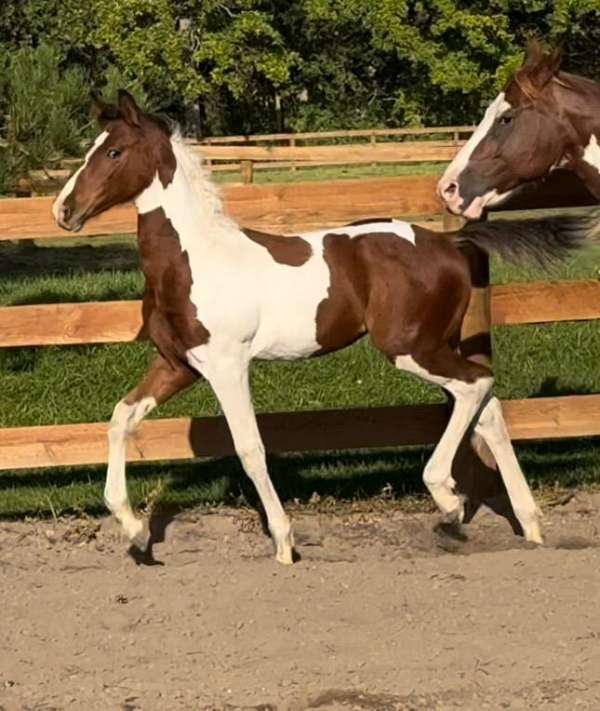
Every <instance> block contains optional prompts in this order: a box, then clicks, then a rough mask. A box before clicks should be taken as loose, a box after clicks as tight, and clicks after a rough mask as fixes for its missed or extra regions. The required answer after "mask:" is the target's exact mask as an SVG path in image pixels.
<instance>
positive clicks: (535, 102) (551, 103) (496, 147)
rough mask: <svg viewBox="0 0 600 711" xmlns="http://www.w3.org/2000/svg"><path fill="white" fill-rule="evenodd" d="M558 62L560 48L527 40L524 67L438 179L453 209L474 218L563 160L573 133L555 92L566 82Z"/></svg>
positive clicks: (444, 197) (451, 209)
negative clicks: (547, 48) (547, 49)
mask: <svg viewBox="0 0 600 711" xmlns="http://www.w3.org/2000/svg"><path fill="white" fill-rule="evenodd" d="M559 65H560V54H559V52H558V51H553V52H549V53H546V52H544V51H543V50H542V48H541V46H540V45H539V43H537V42H532V43H530V44H529V46H528V48H527V54H526V57H525V61H524V63H523V65H522V67H521V68H520V69H519V70H518V71H517V72H516V74H515V75H514V76H513V77H512V78H511V79H510V80H509V82H508V84H507V86H506V88H505V90H504V91H503V92H502V93H501V94H500V95H499V96H498V97H497V98H496V99H495V100H494V101H493V102H492V104H491V105H490V106H489V108H488V109H487V111H486V113H485V116H484V117H483V120H482V121H481V123H480V124H479V126H478V127H477V129H476V131H475V133H474V134H473V135H472V136H471V138H470V140H469V141H468V142H467V143H466V144H465V145H464V146H463V148H462V149H461V150H460V151H459V153H458V154H457V155H456V157H455V158H454V160H453V161H452V163H451V164H450V165H449V166H448V168H447V169H446V172H445V173H444V175H443V176H442V178H441V180H440V181H439V183H438V191H439V194H440V197H441V198H442V199H443V201H444V202H445V203H446V206H447V207H448V209H449V210H450V211H451V212H453V213H455V214H457V215H463V216H464V217H467V218H469V219H477V218H479V217H480V216H481V214H482V212H483V210H484V209H485V208H486V207H489V206H492V205H495V204H497V203H499V202H501V201H502V200H504V199H505V198H506V197H508V195H509V194H510V193H511V192H512V191H513V190H514V189H515V188H516V187H518V186H519V185H522V184H523V183H525V182H528V181H531V180H535V179H537V178H541V177H542V176H544V175H546V174H547V173H548V172H549V171H550V170H551V169H552V168H554V167H556V166H558V165H559V164H561V163H562V162H564V161H565V160H566V156H567V154H568V153H569V149H570V147H571V145H572V144H573V143H576V140H577V139H576V137H575V138H574V136H573V127H572V125H571V123H570V120H569V116H568V112H567V111H566V110H565V107H564V106H562V105H561V104H560V102H559V101H558V98H557V90H558V89H560V87H561V86H563V87H564V83H563V82H562V81H561V77H562V74H561V76H560V77H559V75H558V70H559ZM565 76H566V77H568V76H570V75H565Z"/></svg>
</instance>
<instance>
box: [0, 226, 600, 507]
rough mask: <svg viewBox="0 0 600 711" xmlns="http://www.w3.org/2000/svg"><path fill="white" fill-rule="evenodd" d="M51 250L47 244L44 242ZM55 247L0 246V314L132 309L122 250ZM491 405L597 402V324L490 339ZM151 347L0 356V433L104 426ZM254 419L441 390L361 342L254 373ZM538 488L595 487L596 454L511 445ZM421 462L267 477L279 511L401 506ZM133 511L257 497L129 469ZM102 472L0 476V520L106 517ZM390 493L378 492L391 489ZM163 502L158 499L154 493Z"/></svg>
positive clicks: (218, 476)
mask: <svg viewBox="0 0 600 711" xmlns="http://www.w3.org/2000/svg"><path fill="white" fill-rule="evenodd" d="M45 244H46V243H45ZM93 244H94V245H95V246H91V245H89V244H86V243H82V242H81V240H80V241H75V242H68V243H65V241H62V242H61V243H60V246H57V245H56V244H55V245H51V246H43V247H42V246H38V245H36V244H31V243H30V244H26V245H23V244H21V245H18V246H15V245H11V244H7V243H0V264H1V267H0V269H1V273H2V279H1V281H0V304H3V305H7V304H26V303H44V302H46V303H51V302H56V301H63V302H65V301H89V300H109V299H133V298H139V295H140V292H141V288H142V277H141V275H140V274H139V272H138V269H137V254H136V250H135V245H134V242H133V241H132V240H130V239H126V240H120V239H114V238H113V239H110V240H95V241H94V242H93ZM599 267H600V248H595V249H590V250H588V251H586V252H585V253H583V252H582V253H580V254H579V255H577V256H576V257H575V258H573V259H571V260H570V261H569V262H567V263H565V264H564V265H562V266H561V267H560V268H556V269H555V270H554V271H553V272H552V274H551V278H591V277H592V278H593V277H597V276H598V269H599ZM493 278H494V281H496V282H506V281H514V280H523V279H540V278H548V275H545V274H544V273H543V272H542V271H540V270H539V269H529V270H517V269H515V268H512V267H507V266H505V265H500V264H497V263H494V264H493ZM494 349H495V350H494V354H495V372H496V378H497V386H496V390H497V393H498V394H499V395H500V396H501V397H502V398H526V397H534V396H539V395H554V394H568V393H586V392H600V367H598V362H599V360H598V359H599V354H600V327H599V326H598V323H597V322H589V323H572V324H570V323H563V324H548V325H543V326H522V327H510V328H508V327H504V328H497V329H495V330H494ZM151 352H152V349H151V347H150V346H149V344H145V343H134V344H120V345H110V346H86V347H70V348H55V347H50V348H23V349H5V350H3V351H0V379H1V382H2V387H1V388H0V426H2V427H7V426H26V425H42V424H53V423H57V424H58V423H67V422H73V423H75V422H92V421H104V420H107V419H108V418H109V417H110V414H111V411H112V408H113V406H114V404H115V403H116V402H117V400H119V399H120V398H121V397H122V396H123V395H124V393H126V392H127V391H128V390H129V389H130V388H131V387H132V386H133V385H135V383H136V382H137V380H138V379H139V378H140V377H141V375H142V374H143V372H144V369H145V367H146V364H147V362H148V360H149V358H150V356H151ZM252 385H253V392H254V399H255V404H256V408H257V410H258V411H284V410H299V409H316V408H333V407H356V406H369V405H371V406H375V405H387V404H402V403H407V404H408V403H414V402H437V401H441V399H442V398H441V395H440V392H439V390H437V389H436V388H432V387H430V386H427V385H425V384H423V383H421V382H420V381H418V380H416V379H414V378H412V377H410V376H408V375H405V374H402V373H398V372H397V371H395V370H394V369H393V368H392V367H390V366H389V364H388V363H387V362H386V361H384V359H383V358H382V357H381V356H380V354H379V353H377V352H376V351H375V350H374V349H372V348H371V347H370V345H369V344H368V341H367V340H364V341H362V342H360V343H358V344H356V345H355V346H353V347H352V348H350V349H348V350H346V351H344V352H341V353H337V354H334V355H331V356H328V357H325V358H322V359H318V360H313V361H303V362H297V363H257V364H256V365H254V366H253V369H252ZM218 411H219V410H218V405H217V403H216V401H215V398H214V396H213V395H212V392H211V391H210V388H209V387H208V386H207V385H206V384H199V385H197V386H196V387H194V388H192V389H190V390H188V391H187V392H186V393H184V394H182V395H180V396H178V397H176V398H175V399H173V400H172V401H170V402H168V403H166V404H165V405H163V406H162V407H160V408H159V409H158V410H157V411H156V412H155V413H153V414H152V416H156V417H169V416H178V415H213V414H217V413H218ZM519 454H520V456H521V459H522V461H523V465H524V468H525V470H526V472H527V473H528V475H529V476H530V478H531V479H532V480H533V481H534V483H536V484H538V485H554V484H555V483H556V482H558V483H559V484H560V485H561V486H573V485H575V484H580V485H581V484H597V483H598V482H600V442H599V441H598V440H587V441H586V440H578V441H570V442H569V441H567V442H560V443H544V444H537V445H527V446H521V447H519ZM426 456H427V450H426V449H423V448H413V449H405V450H402V451H400V450H397V451H396V450H394V451H386V452H360V453H328V454H323V455H308V456H307V455H288V456H285V457H274V458H271V460H270V466H271V469H272V472H273V475H274V478H275V479H276V481H277V486H278V488H279V490H280V492H281V494H282V497H283V498H284V499H285V500H286V501H292V500H294V499H299V500H300V501H306V500H308V499H309V498H310V496H311V495H312V493H313V492H315V491H316V492H317V493H318V494H319V495H320V496H321V497H325V496H335V497H338V498H342V499H356V498H363V497H366V498H369V497H372V496H375V495H377V494H378V493H379V492H381V491H382V489H384V487H386V485H388V484H390V485H391V487H392V490H393V491H394V492H396V494H397V495H399V496H400V495H405V494H410V495H414V494H422V493H423V488H422V485H421V482H420V477H421V472H422V468H423V464H424V462H425V459H426ZM129 471H130V481H131V493H132V498H133V500H134V501H135V503H136V505H140V504H142V503H143V502H145V501H148V500H155V499H156V498H157V497H158V500H159V501H160V503H161V504H165V505H167V504H171V505H176V506H178V507H186V506H192V505H197V504H208V503H210V504H218V503H222V502H233V503H235V502H236V501H239V500H240V497H242V499H248V500H251V499H252V498H253V493H252V490H251V488H249V487H248V485H247V482H246V481H245V479H244V477H243V476H242V474H241V470H240V467H239V464H238V463H237V461H236V460H234V459H225V460H219V461H201V462H196V463H192V464H181V465H175V464H165V465H153V466H148V465H132V466H130V468H129ZM103 477H104V472H103V470H102V468H98V467H86V468H79V469H72V470H66V469H63V470H40V471H27V472H0V492H1V493H0V515H2V516H23V515H32V514H35V515H47V514H48V513H50V512H54V513H62V512H66V511H87V512H90V513H95V512H99V511H102V510H103V507H102V503H101V492H102V483H103ZM388 489H389V487H387V488H386V491H387V490H388ZM157 492H158V493H157Z"/></svg>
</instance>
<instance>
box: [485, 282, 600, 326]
mask: <svg viewBox="0 0 600 711" xmlns="http://www.w3.org/2000/svg"><path fill="white" fill-rule="evenodd" d="M598 318H600V280H594V279H582V280H579V281H574V282H573V281H560V282H529V283H526V284H505V285H498V286H494V287H492V322H493V323H494V324H495V325H497V326H500V325H514V324H526V323H546V322H550V321H588V320H592V319H598Z"/></svg>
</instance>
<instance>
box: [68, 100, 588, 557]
mask: <svg viewBox="0 0 600 711" xmlns="http://www.w3.org/2000/svg"><path fill="white" fill-rule="evenodd" d="M97 110H98V112H99V121H100V124H101V126H102V129H103V132H102V133H101V135H100V137H99V138H98V139H97V141H96V143H95V144H94V147H93V149H92V151H90V153H89V154H88V156H87V157H86V162H85V164H84V166H83V167H82V169H80V171H78V173H77V174H76V176H75V178H74V179H73V180H71V181H69V182H68V183H67V185H66V186H65V189H64V190H63V191H62V193H61V194H60V195H59V196H58V198H57V200H56V203H55V205H54V214H55V216H56V219H57V221H58V222H59V224H60V225H61V226H62V227H64V228H65V229H67V230H77V229H79V228H80V227H81V226H82V225H83V224H84V223H85V221H86V220H87V219H89V218H90V217H92V216H93V215H97V214H98V213H100V212H103V211H104V210H107V209H108V208H110V207H111V206H113V205H116V204H118V203H123V202H125V201H128V200H134V202H135V205H136V207H137V211H138V243H139V250H140V256H141V266H142V270H143V272H144V275H145V278H146V287H145V292H144V300H143V309H144V319H145V325H146V330H147V332H148V334H149V336H150V338H151V339H152V341H153V342H154V344H155V345H156V348H157V350H158V355H157V357H156V360H155V361H154V363H153V364H152V366H151V367H150V369H149V370H148V372H147V373H146V375H145V376H144V378H143V379H142V380H141V381H140V382H139V384H138V385H137V386H136V387H135V388H134V389H133V390H132V391H131V392H130V393H129V394H128V395H126V396H125V398H124V399H123V400H121V401H120V402H119V403H118V404H117V405H116V407H115V410H114V413H113V416H112V419H111V422H110V429H109V462H108V472H107V479H106V488H105V500H106V504H107V506H108V508H109V509H110V510H111V511H112V512H113V513H114V515H115V516H116V517H117V519H118V520H119V521H120V522H121V523H122V525H123V528H124V530H125V532H126V533H127V535H128V537H129V538H130V539H131V540H132V541H133V542H134V543H136V544H137V545H139V546H140V547H144V545H145V544H146V542H147V533H146V531H145V527H144V525H143V523H142V521H141V520H139V519H138V518H137V517H136V516H135V515H134V513H133V511H132V509H131V506H130V503H129V498H128V495H127V485H126V480H125V456H126V446H125V445H126V439H127V436H128V435H130V434H131V433H132V432H133V430H134V429H135V427H136V425H137V424H138V423H139V422H140V420H141V419H142V418H143V417H144V416H145V415H147V414H148V413H149V412H150V411H151V410H152V409H153V408H154V407H156V406H157V405H158V404H160V403H161V402H164V401H165V400H167V399H168V398H169V397H171V396H172V395H173V394H175V393H176V392H178V391H180V390H182V389H183V388H185V387H188V386H189V385H191V384H192V383H193V382H194V381H195V380H196V379H197V378H198V377H200V376H202V377H204V378H206V379H207V380H208V381H209V383H210V384H211V386H212V388H213V389H214V391H215V394H216V396H217V398H218V400H219V402H220V404H221V407H222V410H223V413H224V415H225V417H226V419H227V422H228V425H229V427H230V430H231V434H232V437H233V442H234V444H235V449H236V452H237V454H238V455H239V458H240V460H241V463H242V465H243V467H244V469H245V471H246V473H247V474H248V476H249V477H250V478H251V480H252V481H253V482H254V484H255V486H256V489H257V491H258V494H259V496H260V499H261V501H262V504H263V506H264V509H265V512H266V515H267V518H268V524H269V529H270V532H271V535H272V538H273V541H274V544H275V550H276V557H277V560H278V561H280V562H281V563H291V562H292V552H293V536H292V529H291V526H290V521H289V519H288V517H287V515H286V513H285V511H284V509H283V506H282V505H281V502H280V500H279V497H278V496H277V492H276V491H275V488H274V487H273V484H272V483H271V479H270V478H269V474H268V471H267V465H266V460H265V450H264V447H263V443H262V440H261V436H260V432H259V430H258V427H257V423H256V418H255V414H254V409H253V406H252V400H251V394H250V388H249V384H248V367H249V364H250V361H251V360H252V358H263V359H273V358H284V359H296V358H305V357H309V356H316V355H321V354H325V353H329V352H331V351H335V350H338V349H340V348H344V347H345V346H348V345H350V344H351V343H353V342H354V341H356V340H357V339H358V338H360V337H361V336H363V335H364V334H365V333H367V332H368V333H369V334H370V337H371V340H372V342H373V344H374V345H375V347H377V348H379V349H380V350H381V351H382V352H383V353H384V354H385V355H386V356H387V358H388V359H389V361H390V362H391V363H392V364H394V365H395V366H396V367H397V368H400V369H403V370H406V371H408V372H411V373H414V374H415V375H417V376H419V377H421V378H423V379H424V380H426V381H428V382H431V383H435V384H437V385H440V386H441V387H443V388H444V389H445V390H446V391H447V392H449V393H451V394H452V396H453V398H454V402H455V405H454V408H453V411H452V415H451V417H450V421H449V423H448V426H447V429H446V431H445V432H444V434H443V436H442V438H441V440H440V442H439V444H438V446H437V447H436V448H435V451H434V453H433V456H432V457H431V459H430V461H429V462H428V464H427V466H426V468H425V473H424V480H425V483H426V485H427V487H428V488H429V490H430V492H431V494H432V496H433V498H434V499H435V501H436V503H437V505H438V506H439V508H440V510H441V511H442V513H443V514H444V516H446V517H448V518H451V519H455V520H458V521H461V520H462V517H463V502H462V500H461V497H460V496H459V495H458V494H457V493H456V491H455V483H454V481H453V479H452V476H451V465H452V460H453V457H454V454H455V452H456V449H457V447H458V445H459V443H460V441H461V440H462V438H463V436H464V435H465V433H466V432H467V430H468V428H469V426H470V425H471V424H475V426H476V428H477V431H478V432H479V433H480V434H481V435H482V436H483V438H484V439H485V441H486V442H487V443H488V445H489V447H490V448H491V450H492V452H493V454H494V455H495V457H496V458H497V461H498V464H499V467H500V471H501V474H502V477H503V479H504V482H505V484H506V488H507V490H508V492H509V495H510V497H511V500H512V503H513V507H514V510H515V513H516V515H517V517H518V519H519V521H520V523H521V525H522V528H523V532H524V535H525V537H526V538H527V539H528V540H530V541H535V542H538V543H539V542H541V535H540V529H539V524H538V510H537V508H536V505H535V503H534V500H533V497H532V495H531V492H530V490H529V487H528V485H527V483H526V480H525V478H524V476H523V474H522V472H521V469H520V467H519V465H518V463H517V460H516V457H515V455H514V452H513V450H512V446H511V443H510V440H509V438H508V435H507V432H506V428H505V426H504V421H503V418H502V411H501V408H500V404H499V402H498V400H497V399H496V398H495V397H493V395H492V394H491V388H492V374H491V372H490V370H489V369H488V368H485V367H483V366H481V365H478V364H476V363H473V362H471V361H469V360H466V359H465V358H463V357H462V356H461V355H460V352H459V350H458V345H459V338H460V328H461V323H462V320H463V316H464V313H465V310H466V308H467V304H468V301H469V294H470V287H471V278H470V269H469V254H470V252H471V250H472V249H473V245H476V246H478V247H480V248H482V249H484V250H487V251H492V250H493V251H498V252H500V253H501V254H504V255H505V256H509V257H510V256H512V257H514V258H517V259H518V258H521V257H522V258H525V257H534V258H537V259H544V258H545V257H546V256H547V255H550V256H556V255H557V254H562V253H563V252H565V251H568V250H569V249H570V248H571V247H573V246H576V245H577V244H578V242H579V240H580V238H581V237H582V234H581V229H582V227H581V224H580V223H579V222H578V221H577V220H575V219H567V218H564V219H554V220H548V221H544V222H540V221H528V222H513V223H510V224H501V223H490V224H488V225H480V226H470V227H467V228H464V229H463V230H461V231H459V232H456V233H449V234H447V235H444V236H442V235H439V234H436V233H434V232H430V231H428V230H425V229H422V228H419V227H417V226H414V225H409V224H407V223H404V222H400V221H397V220H391V219H387V218H385V219H375V220H370V221H363V222H360V223H355V224H354V225H350V226H347V227H337V228H335V229H323V230H320V231H315V232H311V233H308V234H303V235H296V236H281V235H272V234H266V233H263V232H258V231H255V230H249V229H242V228H240V227H239V226H238V225H237V224H236V223H235V222H234V221H233V220H232V219H230V218H229V217H228V216H227V215H225V214H224V212H223V206H222V203H221V200H220V198H219V195H218V193H217V191H216V189H215V187H214V185H213V184H212V182H211V180H210V177H209V175H208V173H207V172H206V171H205V169H204V167H203V166H202V164H201V162H200V161H199V160H198V159H197V158H195V157H194V156H193V155H192V154H191V152H190V151H189V149H188V148H187V147H186V145H185V143H184V142H183V140H182V139H181V138H180V137H179V136H178V135H177V134H174V133H173V132H172V131H171V130H170V129H169V127H168V126H167V125H166V124H165V123H164V122H163V121H161V120H160V119H158V118H156V117H154V116H151V115H149V114H146V113H144V112H143V111H142V110H141V109H140V108H139V107H138V106H137V104H136V103H135V101H134V99H133V98H132V97H131V96H130V95H129V94H128V93H127V92H124V91H121V92H119V102H118V105H116V106H112V105H108V104H104V103H101V102H100V103H98V106H97Z"/></svg>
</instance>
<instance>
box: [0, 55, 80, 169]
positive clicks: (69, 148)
mask: <svg viewBox="0 0 600 711" xmlns="http://www.w3.org/2000/svg"><path fill="white" fill-rule="evenodd" d="M59 64H60V58H59V54H58V51H57V50H56V49H55V48H53V47H51V46H49V45H46V44H41V45H40V46H39V47H37V48H36V49H31V48H27V47H24V48H22V49H19V50H17V51H16V52H15V53H14V54H13V55H12V56H11V58H10V61H9V62H7V61H6V60H5V65H6V74H5V86H4V95H5V97H6V99H5V101H6V108H7V114H6V125H5V127H4V134H5V141H6V148H5V151H4V152H5V156H4V161H3V163H4V166H5V167H4V172H5V175H4V179H5V180H7V179H8V176H18V175H23V174H25V173H27V171H28V170H30V169H32V168H40V167H43V166H47V165H49V164H51V163H52V162H53V161H55V160H58V159H59V158H60V157H62V156H63V155H65V154H66V155H78V154H79V152H80V142H81V138H82V136H83V134H84V131H85V127H86V124H87V118H86V115H85V112H84V106H85V103H86V100H87V96H88V91H89V85H88V82H87V80H86V77H85V75H84V73H83V71H82V70H81V69H80V68H79V67H77V66H74V67H69V68H68V69H66V70H65V71H61V69H60V66H59Z"/></svg>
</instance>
